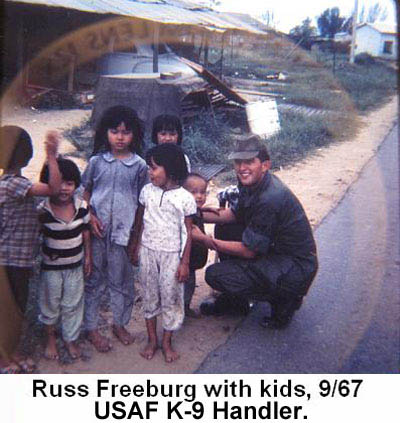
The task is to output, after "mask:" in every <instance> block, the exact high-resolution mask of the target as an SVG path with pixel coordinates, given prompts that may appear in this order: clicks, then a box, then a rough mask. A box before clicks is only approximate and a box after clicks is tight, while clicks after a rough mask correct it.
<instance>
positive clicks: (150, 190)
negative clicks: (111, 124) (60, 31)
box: [130, 144, 196, 362]
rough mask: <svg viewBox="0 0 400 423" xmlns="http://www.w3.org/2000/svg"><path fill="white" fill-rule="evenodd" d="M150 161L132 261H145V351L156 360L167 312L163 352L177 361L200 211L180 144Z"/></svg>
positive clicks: (163, 148)
mask: <svg viewBox="0 0 400 423" xmlns="http://www.w3.org/2000/svg"><path fill="white" fill-rule="evenodd" d="M146 161H147V163H148V165H149V168H150V170H149V173H150V180H151V184H148V185H146V186H145V187H144V188H143V190H142V192H141V193H140V198H139V203H140V205H139V210H138V213H137V215H136V222H135V232H134V233H133V236H132V240H131V243H130V254H131V258H132V262H133V263H136V264H137V262H138V261H139V262H140V270H139V278H140V281H141V284H142V287H143V296H144V298H143V303H144V304H143V306H144V317H145V319H146V327H147V334H148V343H147V345H146V347H145V348H144V350H143V351H141V355H142V356H143V357H144V358H146V359H148V360H150V359H152V358H153V356H154V353H155V352H156V350H157V348H158V340H157V331H156V326H157V315H159V314H162V318H163V328H164V334H163V339H162V350H163V353H164V357H165V361H166V362H172V361H174V360H176V359H177V358H179V354H178V353H177V352H176V351H175V350H174V349H173V348H172V344H171V338H172V333H173V331H175V330H177V329H179V327H180V326H181V325H182V322H183V318H184V301H183V282H185V281H186V280H187V279H188V276H189V258H190V247H191V227H192V216H193V215H195V214H196V203H195V201H194V198H193V196H192V195H191V194H190V193H189V192H188V191H186V190H185V189H184V188H182V186H181V184H182V182H183V180H184V179H185V177H186V175H187V167H186V163H185V159H184V156H183V152H182V150H181V149H180V147H178V146H177V145H173V144H162V145H159V146H157V147H154V148H152V149H151V150H150V151H149V152H148V153H147V156H146ZM139 242H140V251H139ZM138 255H140V258H139V260H138Z"/></svg>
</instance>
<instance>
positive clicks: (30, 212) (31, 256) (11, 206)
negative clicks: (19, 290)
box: [0, 174, 39, 267]
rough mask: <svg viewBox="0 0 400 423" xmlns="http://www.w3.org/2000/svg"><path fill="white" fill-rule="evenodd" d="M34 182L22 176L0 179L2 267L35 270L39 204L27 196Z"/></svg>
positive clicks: (2, 177) (3, 176)
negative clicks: (30, 268)
mask: <svg viewBox="0 0 400 423" xmlns="http://www.w3.org/2000/svg"><path fill="white" fill-rule="evenodd" d="M32 185H33V184H32V182H31V181H29V180H28V179H26V178H24V177H23V176H17V175H10V174H4V175H2V176H1V177H0V265H1V266H15V267H32V266H33V265H34V261H35V255H36V253H37V246H38V244H39V222H38V214H37V210H36V207H37V205H36V202H35V199H34V198H33V197H32V196H29V195H28V192H29V190H30V188H31V187H32Z"/></svg>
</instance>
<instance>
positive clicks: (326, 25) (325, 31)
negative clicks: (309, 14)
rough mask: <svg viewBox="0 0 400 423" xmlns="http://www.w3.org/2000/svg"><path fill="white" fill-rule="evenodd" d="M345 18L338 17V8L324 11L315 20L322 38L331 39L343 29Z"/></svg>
mask: <svg viewBox="0 0 400 423" xmlns="http://www.w3.org/2000/svg"><path fill="white" fill-rule="evenodd" d="M345 20H346V18H344V17H343V16H340V10H339V8H338V7H333V8H332V9H326V10H325V11H324V12H323V13H322V14H321V15H320V16H319V18H318V19H317V24H318V29H319V32H320V34H321V36H322V37H328V38H331V39H333V37H334V36H335V34H336V33H337V32H340V31H341V30H342V29H343V24H344V22H345Z"/></svg>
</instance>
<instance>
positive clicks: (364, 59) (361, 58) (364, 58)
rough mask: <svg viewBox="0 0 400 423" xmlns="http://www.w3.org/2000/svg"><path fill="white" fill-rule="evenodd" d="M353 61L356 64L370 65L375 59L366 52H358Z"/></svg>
mask: <svg viewBox="0 0 400 423" xmlns="http://www.w3.org/2000/svg"><path fill="white" fill-rule="evenodd" d="M354 62H355V63H357V65H372V64H374V63H375V59H374V58H373V57H372V56H371V55H370V54H368V53H360V54H357V55H356V57H355V58H354Z"/></svg>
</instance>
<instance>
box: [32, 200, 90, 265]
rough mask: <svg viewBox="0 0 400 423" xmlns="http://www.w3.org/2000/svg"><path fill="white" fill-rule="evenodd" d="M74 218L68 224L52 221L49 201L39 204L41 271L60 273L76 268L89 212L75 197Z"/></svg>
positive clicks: (82, 202)
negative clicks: (56, 271)
mask: <svg viewBox="0 0 400 423" xmlns="http://www.w3.org/2000/svg"><path fill="white" fill-rule="evenodd" d="M74 204H75V215H74V217H73V218H72V219H71V220H70V221H69V222H64V221H63V220H61V219H59V218H58V217H56V216H55V215H54V213H53V211H52V209H51V207H50V200H49V199H46V200H45V201H44V202H43V203H41V205H40V206H39V207H40V215H39V222H40V223H41V229H42V234H43V244H42V269H44V270H64V269H71V268H73V267H78V266H80V265H81V263H82V258H83V236H82V232H83V231H84V230H88V229H89V220H90V216H89V210H88V207H87V204H86V202H85V201H84V200H82V199H80V198H78V197H75V198H74Z"/></svg>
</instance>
